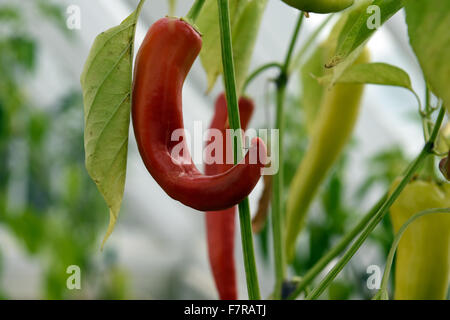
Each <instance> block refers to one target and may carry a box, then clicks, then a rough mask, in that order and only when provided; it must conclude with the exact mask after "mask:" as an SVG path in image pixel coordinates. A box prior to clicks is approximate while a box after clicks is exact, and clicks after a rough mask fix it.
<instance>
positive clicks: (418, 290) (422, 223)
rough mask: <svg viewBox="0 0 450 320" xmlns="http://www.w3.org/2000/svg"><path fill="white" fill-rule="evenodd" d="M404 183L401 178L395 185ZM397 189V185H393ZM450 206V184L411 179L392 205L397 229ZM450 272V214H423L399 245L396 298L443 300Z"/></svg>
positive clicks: (391, 210)
mask: <svg viewBox="0 0 450 320" xmlns="http://www.w3.org/2000/svg"><path fill="white" fill-rule="evenodd" d="M398 183H400V179H398V180H397V181H396V182H395V183H394V185H393V188H395V186H396V185H398ZM392 190H393V189H392ZM448 207H450V184H448V183H446V184H442V185H438V184H436V183H434V182H429V181H422V180H415V181H412V182H410V183H409V184H408V185H407V186H406V188H405V189H404V190H403V192H402V193H401V194H400V196H399V197H398V199H397V200H396V201H395V203H394V204H393V205H392V207H391V209H390V216H391V220H392V225H393V227H394V231H395V233H397V232H398V230H399V229H400V228H401V226H402V225H403V224H404V223H405V222H406V221H407V220H408V219H409V218H411V217H412V216H413V215H414V214H416V213H419V212H421V211H424V210H427V209H437V208H448ZM449 273H450V215H449V214H445V213H442V214H433V215H428V216H423V217H421V218H419V219H418V220H417V221H414V222H413V223H412V224H411V225H409V227H408V229H407V230H406V231H405V233H404V234H403V236H402V238H401V240H400V243H399V246H398V248H397V255H396V265H395V299H396V300H442V299H446V297H447V289H448V283H449Z"/></svg>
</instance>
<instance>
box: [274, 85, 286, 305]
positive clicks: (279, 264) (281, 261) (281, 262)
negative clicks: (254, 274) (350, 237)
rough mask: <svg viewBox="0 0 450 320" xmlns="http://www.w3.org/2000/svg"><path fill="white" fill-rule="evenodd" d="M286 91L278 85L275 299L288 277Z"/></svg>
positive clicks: (284, 86) (275, 188)
mask: <svg viewBox="0 0 450 320" xmlns="http://www.w3.org/2000/svg"><path fill="white" fill-rule="evenodd" d="M285 91H286V84H284V85H281V86H279V87H278V90H277V114H276V125H275V126H276V128H278V129H279V140H278V141H272V143H278V144H279V145H278V148H279V152H278V159H277V160H276V161H277V163H278V172H277V174H276V175H275V177H274V179H273V194H272V233H273V251H274V262H275V290H274V293H273V298H274V299H281V291H282V287H283V282H284V279H285V278H286V258H285V252H284V248H283V243H284V241H283V240H284V237H283V216H282V212H283V203H282V195H283V171H284V170H283V169H282V168H283V156H282V155H283V150H282V149H283V148H282V145H283V143H282V134H283V126H284V124H283V109H284V106H283V105H284V103H283V101H284V95H285Z"/></svg>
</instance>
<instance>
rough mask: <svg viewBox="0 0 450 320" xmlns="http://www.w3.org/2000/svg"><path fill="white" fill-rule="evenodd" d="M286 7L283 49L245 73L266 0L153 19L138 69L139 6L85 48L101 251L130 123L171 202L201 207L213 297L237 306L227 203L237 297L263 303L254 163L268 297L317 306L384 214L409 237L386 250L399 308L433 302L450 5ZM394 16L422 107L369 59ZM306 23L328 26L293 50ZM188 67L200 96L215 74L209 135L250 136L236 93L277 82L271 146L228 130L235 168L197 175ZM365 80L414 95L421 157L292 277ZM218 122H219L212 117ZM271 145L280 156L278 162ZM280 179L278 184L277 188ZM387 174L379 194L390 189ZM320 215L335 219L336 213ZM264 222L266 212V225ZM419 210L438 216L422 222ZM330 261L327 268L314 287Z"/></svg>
mask: <svg viewBox="0 0 450 320" xmlns="http://www.w3.org/2000/svg"><path fill="white" fill-rule="evenodd" d="M283 2H285V3H287V4H288V5H290V6H292V7H294V8H296V9H298V10H299V11H298V19H297V22H296V23H295V25H294V26H293V30H292V37H291V40H290V42H289V43H288V44H286V47H287V50H286V54H285V58H284V59H283V60H282V61H274V62H270V63H267V64H264V65H262V66H260V67H258V68H256V69H255V70H254V71H253V72H249V66H250V61H251V57H252V51H253V48H254V45H255V41H256V39H257V35H258V29H259V27H260V23H261V20H262V18H263V13H264V11H265V8H266V5H267V1H265V0H247V1H238V0H195V1H194V2H193V5H192V7H191V9H190V10H189V12H187V13H186V16H185V17H182V18H180V17H164V18H161V19H159V20H158V21H156V22H155V23H154V24H153V25H151V26H149V29H148V32H147V35H146V38H145V39H144V41H143V42H142V44H140V46H139V51H138V52H137V57H136V61H135V62H134V66H135V67H134V70H133V68H132V66H133V57H134V52H133V48H134V33H135V30H136V24H137V23H138V19H139V14H140V12H141V9H142V7H143V6H144V4H145V0H142V1H140V2H139V3H137V9H136V10H135V11H134V12H132V13H131V14H130V16H129V17H127V18H126V19H125V20H124V21H123V22H122V23H121V24H120V25H118V26H116V27H113V28H111V29H109V30H107V31H105V32H103V33H102V34H100V35H99V36H98V37H97V38H96V40H95V42H94V44H93V46H92V48H91V52H90V54H89V56H88V58H87V61H86V64H85V68H84V71H83V73H82V75H81V86H82V89H83V96H84V112H85V134H84V143H85V151H86V168H87V171H88V172H89V174H90V176H91V177H92V179H93V180H94V181H95V183H96V184H97V187H98V189H99V191H100V193H101V194H102V195H103V197H104V199H105V201H106V203H107V204H108V207H109V209H110V224H109V228H108V231H107V234H106V237H105V239H104V242H103V245H105V241H106V240H107V238H108V236H110V235H111V233H112V231H113V228H114V225H115V224H116V221H117V219H118V213H119V210H120V207H121V202H122V198H123V191H124V185H125V177H126V173H125V169H126V162H127V146H128V132H129V124H130V119H131V118H132V121H133V128H134V137H135V138H136V141H137V144H138V147H139V152H140V155H141V158H142V160H143V162H144V164H145V166H146V168H147V170H148V171H149V173H150V175H151V176H152V177H153V178H154V179H155V180H156V182H157V183H158V184H159V185H160V186H161V188H162V189H163V190H164V191H165V192H166V193H167V195H168V196H170V197H171V198H173V199H174V200H177V201H179V202H181V203H182V204H184V205H187V206H189V207H191V208H194V209H196V210H198V211H201V212H204V211H207V213H206V217H207V221H208V223H207V227H208V246H209V253H210V261H211V267H212V269H213V270H212V271H213V274H214V279H215V282H216V286H217V289H218V291H219V294H220V297H222V298H230V299H235V298H237V294H236V289H235V288H236V279H235V276H234V257H233V241H232V240H231V239H232V238H233V237H234V219H233V217H234V209H233V208H234V207H235V206H238V209H239V223H240V232H241V240H242V247H243V259H242V261H243V263H244V266H245V273H246V283H247V289H248V298H249V299H262V298H266V297H262V296H261V293H260V288H259V283H260V280H261V279H259V278H258V272H257V265H256V261H255V252H254V244H253V242H254V240H253V234H252V221H251V211H252V210H253V208H250V204H249V201H248V198H247V196H248V195H249V194H250V192H251V191H252V190H253V188H254V187H255V185H256V184H257V182H258V181H259V179H260V177H261V175H263V172H264V169H265V167H267V166H269V165H273V164H275V165H276V167H277V168H278V171H276V172H275V173H274V174H272V175H271V176H270V178H265V188H266V190H264V192H263V195H262V197H263V199H262V201H261V203H262V204H263V207H262V208H261V212H262V213H261V214H260V211H259V210H258V215H257V217H258V223H256V222H254V228H255V229H260V227H255V226H258V225H259V226H260V225H262V224H264V220H265V218H266V217H269V218H270V219H268V220H269V221H270V226H269V227H267V228H266V229H265V233H266V235H267V233H268V232H270V233H271V237H270V238H271V239H272V243H271V245H270V248H271V250H273V256H274V259H273V260H274V266H273V270H274V275H273V276H274V279H275V286H274V288H273V292H272V294H271V295H270V297H269V298H272V299H296V298H298V297H300V296H301V297H303V298H305V299H317V298H319V297H321V295H322V293H323V292H324V291H325V290H326V289H327V288H328V287H330V285H332V283H333V280H335V278H336V277H337V276H338V275H339V273H340V272H341V271H342V270H343V268H344V267H345V266H346V265H347V264H348V263H349V261H350V260H351V259H352V257H353V256H354V255H355V253H356V252H357V251H358V250H359V249H360V247H361V246H362V245H363V244H364V243H365V242H366V240H367V239H368V238H369V237H370V236H371V234H372V233H373V232H374V230H375V228H376V227H377V226H378V225H379V224H380V223H381V222H383V224H384V225H387V227H389V226H390V224H389V223H388V224H385V222H386V221H387V219H388V212H389V211H390V210H391V216H392V222H393V230H391V232H392V234H391V236H392V237H390V238H389V239H390V241H392V239H393V236H394V234H395V233H397V232H401V233H403V232H404V233H405V234H404V237H403V239H401V240H400V234H399V235H398V237H396V238H395V240H393V245H394V246H393V248H395V246H396V245H397V244H398V258H397V260H398V261H397V264H396V270H397V275H396V280H395V286H394V291H395V297H396V298H400V299H408V298H411V299H417V298H422V299H435V298H445V293H446V290H447V288H448V274H449V271H450V265H449V259H448V256H449V241H450V238H449V236H448V235H449V233H448V228H449V224H448V216H447V215H446V214H445V213H447V212H448V211H449V208H448V205H449V201H448V200H449V193H448V183H447V182H446V181H445V178H448V159H443V160H441V165H440V169H441V171H442V173H444V175H441V174H439V173H438V171H437V169H438V166H437V161H436V160H438V159H441V158H444V157H445V155H446V154H447V153H448V145H447V148H446V149H445V147H444V150H439V148H437V147H436V146H437V145H438V143H437V142H438V141H440V139H441V136H442V134H441V133H440V132H441V127H442V125H443V123H444V121H445V119H446V112H448V110H450V96H449V90H448V88H447V84H448V82H449V80H450V79H449V77H450V62H449V61H450V46H449V43H450V38H449V37H450V34H449V33H448V30H450V3H449V2H448V1H442V0H402V1H400V0H360V1H353V0H352V1H344V0H341V1H339V0H322V1H307V0H298V1H297V0H284V1H278V4H279V5H285V4H284V3H283ZM171 3H172V6H173V5H174V3H173V2H171ZM300 10H302V11H300ZM401 11H403V12H404V13H405V14H406V24H407V26H408V34H409V40H410V43H411V47H412V49H413V51H414V53H415V54H416V56H417V59H418V61H419V63H420V67H421V68H422V71H423V75H424V79H423V80H424V82H425V83H426V88H427V89H426V94H425V98H422V97H421V96H420V95H419V94H418V93H417V92H416V91H415V90H414V88H413V86H412V81H411V79H410V76H409V75H408V73H406V72H405V71H404V70H402V69H401V68H399V67H397V66H394V65H390V64H387V63H383V62H377V61H372V60H371V58H370V52H369V50H368V46H367V42H368V41H369V40H370V38H371V37H372V36H373V35H374V34H375V32H376V31H377V30H378V29H379V28H381V27H382V25H383V24H384V23H386V22H387V21H388V20H389V19H390V18H391V17H393V16H394V15H397V14H399V12H401ZM314 13H317V14H330V16H329V17H328V18H327V19H325V20H324V23H323V24H322V25H320V26H319V27H318V29H317V30H316V31H315V32H314V33H312V34H311V35H310V36H309V38H308V39H307V41H305V45H304V46H303V47H301V48H300V49H297V46H296V42H297V39H298V37H299V34H300V30H301V27H302V26H303V25H304V24H306V23H309V22H310V21H311V20H313V19H315V18H316V17H317V15H315V14H314ZM269 14H270V13H269ZM373 21H375V22H376V23H375V24H376V25H375V26H373V23H371V22H373ZM332 22H333V23H334V26H333V27H332V28H331V31H330V33H329V35H328V37H327V40H326V41H325V42H323V43H321V42H319V41H317V39H318V36H319V35H320V34H321V33H322V31H323V30H325V27H326V26H327V24H331V23H332ZM310 52H312V54H310ZM197 56H199V57H200V60H201V62H202V65H203V67H204V70H205V72H206V75H207V81H208V89H211V88H213V87H214V86H215V84H216V81H217V79H218V78H219V76H222V78H223V86H224V89H225V94H224V95H223V96H221V97H220V98H219V101H221V102H220V103H219V104H220V105H221V108H222V109H220V110H219V109H216V115H215V118H214V120H213V125H212V127H215V128H216V129H219V131H220V130H222V131H224V130H226V129H227V128H230V129H233V130H238V129H240V128H241V124H242V126H243V127H246V125H247V122H248V120H249V115H248V113H246V111H244V110H243V109H242V108H240V103H238V101H243V99H244V100H247V101H250V104H251V98H250V97H247V96H246V95H247V94H246V93H247V89H248V88H249V87H250V86H252V85H253V82H252V81H253V80H254V79H256V78H257V77H259V76H260V75H261V74H262V73H263V72H264V71H266V70H267V69H276V70H277V71H278V76H277V77H276V78H275V79H274V80H273V83H274V85H275V93H274V97H273V103H272V106H273V108H274V113H275V119H274V120H273V123H270V127H272V128H274V129H276V130H277V132H278V139H274V140H268V139H267V140H266V141H264V140H263V139H262V137H256V138H254V139H253V140H252V142H251V145H250V147H249V148H244V143H243V140H244V138H245V136H244V135H242V134H240V133H239V134H236V135H234V136H233V139H232V143H231V144H226V143H225V144H224V145H222V146H221V147H220V148H219V149H216V150H215V151H216V152H219V151H218V150H220V152H221V153H222V152H223V153H228V152H227V151H228V150H229V149H231V151H232V154H233V157H231V158H232V160H233V161H231V163H227V164H226V166H223V167H215V169H214V167H207V170H206V173H202V172H201V171H200V170H199V169H198V168H197V167H196V166H195V165H194V164H193V162H192V159H191V156H190V154H189V150H188V148H187V143H186V139H187V138H186V135H185V133H184V123H183V117H182V113H183V108H182V103H183V102H184V101H182V100H183V99H182V89H183V84H184V81H185V79H186V77H187V75H188V73H189V71H190V68H191V66H192V64H193V63H194V61H195V60H196V58H197ZM297 75H299V76H300V77H299V78H300V83H301V86H302V90H301V97H300V99H299V101H301V103H299V104H301V105H302V112H303V115H304V118H305V120H304V121H302V123H301V124H300V125H301V126H302V128H301V130H300V129H299V130H298V132H300V131H302V132H303V133H304V134H305V135H306V136H307V139H306V146H305V145H303V147H304V149H303V151H302V154H301V155H300V157H299V159H297V160H296V161H293V159H286V157H285V156H284V155H285V148H286V140H285V138H286V136H287V134H290V132H289V130H290V129H291V128H290V127H287V126H286V123H287V122H288V121H289V120H290V119H288V118H289V117H288V113H287V108H286V105H285V103H286V101H287V99H288V98H289V95H290V94H291V93H290V86H288V84H289V83H290V82H291V81H292V79H293V78H294V77H295V76H297ZM367 85H381V86H394V87H398V88H400V89H406V90H408V91H410V92H411V94H412V95H413V96H414V98H415V99H416V101H417V108H416V110H417V112H418V114H419V116H420V118H421V120H422V121H421V123H422V127H423V133H424V142H423V148H422V149H421V151H420V153H419V154H418V155H417V156H416V157H415V158H414V159H413V160H412V161H411V163H410V164H409V165H406V166H404V167H403V166H402V165H401V166H399V169H398V171H396V172H394V176H395V177H397V180H396V182H395V183H394V184H393V185H392V187H386V190H385V194H384V195H383V196H382V197H381V198H380V199H379V200H378V201H376V202H375V203H374V205H373V208H372V209H371V210H369V212H368V213H366V214H365V215H364V216H363V218H362V219H361V220H360V221H359V222H357V223H356V224H355V225H353V226H352V227H351V228H350V229H347V228H345V230H344V231H343V232H342V234H340V239H339V241H338V242H337V243H336V244H335V245H334V246H332V247H331V248H330V249H329V250H328V251H327V252H322V253H321V256H320V257H317V259H315V261H314V263H313V264H312V265H310V266H309V268H308V269H307V270H303V272H302V273H300V274H296V271H298V270H301V268H300V269H299V268H297V267H298V266H299V265H302V263H301V257H299V252H300V251H301V250H302V248H301V246H299V243H298V239H299V236H300V235H301V233H302V231H303V229H304V226H305V224H306V222H307V221H308V216H309V215H308V214H309V213H310V211H311V210H310V206H311V204H312V203H313V202H314V201H315V200H316V198H317V194H318V193H319V192H320V191H319V190H320V188H321V187H322V186H323V184H324V183H330V184H331V187H334V188H335V187H336V184H333V181H334V182H335V181H336V180H330V179H331V178H330V175H333V174H336V170H337V169H336V166H337V164H338V163H339V161H341V160H340V159H342V157H343V155H344V154H343V152H344V150H345V149H346V148H348V147H349V146H348V145H349V142H350V140H351V138H352V136H353V131H354V127H355V124H356V123H357V121H358V115H359V110H360V109H361V107H363V106H362V105H361V101H362V99H361V98H362V95H363V92H364V88H365V87H366V86H367ZM432 98H433V99H432ZM256 108H258V106H256ZM225 109H226V113H225ZM219 116H220V117H221V118H220V123H219V122H218V121H219V120H218V119H219V118H216V117H219ZM216 122H217V123H216ZM291 127H292V126H291ZM177 130H181V131H180V133H179V135H178V136H177V137H178V140H176V141H175V140H173V139H172V137H173V134H174V132H176V131H177ZM302 141H303V142H302ZM210 142H213V141H210ZM214 142H216V141H214ZM298 143H299V145H300V144H302V143H304V140H302V137H298ZM294 145H295V143H294ZM266 146H270V148H266ZM274 146H275V147H276V148H275V149H273V148H272V147H274ZM269 150H270V151H269ZM272 150H276V152H275V154H273V153H272V152H271V151H272ZM269 155H270V157H269ZM215 156H216V157H217V154H215ZM217 158H219V159H223V158H224V157H223V155H222V156H218V157H217ZM252 158H253V160H254V162H251V159H252ZM268 159H270V161H271V162H270V163H269V162H268ZM289 166H290V167H289ZM287 168H291V170H292V171H294V173H295V174H293V175H292V177H290V179H286V178H287V177H286V175H285V172H284V171H285V169H287ZM288 178H289V177H288ZM335 178H336V177H335ZM285 179H286V180H289V182H288V183H285ZM389 179H390V181H389V183H391V182H392V181H391V180H392V179H393V178H392V177H390V178H389ZM422 181H424V182H422ZM418 185H420V187H418ZM331 190H334V191H331V193H330V197H332V196H333V195H335V194H336V193H337V192H338V191H336V189H331ZM417 190H420V191H417ZM416 202H417V205H414V204H416ZM269 203H270V210H269V206H268V204H269ZM334 203H336V202H334ZM328 209H329V210H328V211H330V212H331V211H332V210H333V206H330V207H329V208H328ZM269 211H270V214H269V215H267V214H264V212H266V213H267V212H269ZM421 212H422V213H421ZM431 213H435V214H436V215H435V216H431ZM416 214H419V215H420V221H417V223H415V224H414V222H412V221H410V220H408V219H410V218H411V217H414V215H416ZM213 215H214V216H215V218H214V221H213V219H212V216H213ZM219 217H220V218H219ZM216 218H217V219H216ZM327 218H328V219H331V218H330V217H327ZM411 219H412V218H411ZM417 219H419V218H417ZM261 221H262V223H261ZM405 223H406V224H405ZM409 225H411V227H410V228H409V229H408V230H406V229H407V228H408V226H409ZM436 232H437V233H439V236H437V235H436V234H435V233H436ZM319 236H320V234H319ZM393 250H394V249H393ZM393 250H391V251H390V256H389V258H388V262H389V263H392V259H393V255H392V253H393V252H394V251H393ZM335 259H337V262H336V263H335V264H334V265H333V266H332V267H331V268H330V269H329V270H328V271H327V272H326V273H325V275H324V276H323V277H322V278H321V279H320V275H321V274H322V273H323V272H324V270H325V268H326V267H327V266H328V265H329V264H330V263H331V262H332V261H333V260H335ZM299 260H300V262H299ZM239 262H240V261H239ZM296 266H297V267H296ZM389 269H390V265H388V266H387V268H386V272H385V276H384V279H383V288H382V289H381V290H380V293H379V294H377V295H376V298H387V297H389V294H388V292H387V288H386V284H387V282H388V281H389ZM423 270H428V271H429V272H424V271H423ZM406 271H407V272H408V273H409V274H411V275H414V276H413V279H412V280H411V279H409V280H408V279H405V277H404V276H401V274H402V273H404V272H406ZM424 273H426V274H424ZM335 284H336V283H335ZM330 288H333V287H330ZM335 288H336V287H335ZM330 292H331V290H330Z"/></svg>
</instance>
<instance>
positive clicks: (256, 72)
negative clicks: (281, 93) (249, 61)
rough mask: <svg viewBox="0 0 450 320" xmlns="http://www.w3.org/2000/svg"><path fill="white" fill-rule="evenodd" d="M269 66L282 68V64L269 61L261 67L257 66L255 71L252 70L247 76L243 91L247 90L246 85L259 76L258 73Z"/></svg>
mask: <svg viewBox="0 0 450 320" xmlns="http://www.w3.org/2000/svg"><path fill="white" fill-rule="evenodd" d="M270 68H279V69H280V70H281V69H282V68H283V66H282V65H281V64H280V63H278V62H271V63H267V64H263V65H262V66H261V67H259V68H258V69H256V70H255V71H253V72H252V73H251V74H250V75H249V76H248V77H247V80H245V83H244V92H245V91H246V90H247V87H248V86H249V85H250V83H251V82H252V81H253V80H254V79H255V78H256V77H257V76H259V74H260V73H262V72H264V71H266V70H267V69H270Z"/></svg>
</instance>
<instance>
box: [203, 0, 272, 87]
mask: <svg viewBox="0 0 450 320" xmlns="http://www.w3.org/2000/svg"><path fill="white" fill-rule="evenodd" d="M266 4H267V0H230V2H229V6H230V20H231V21H230V22H231V29H232V35H233V39H232V42H233V58H234V62H235V70H236V83H237V89H238V93H239V92H240V90H241V89H242V88H241V87H242V85H243V83H244V81H245V77H246V76H247V71H248V67H249V64H250V59H251V55H252V52H253V48H254V45H255V41H256V37H257V35H258V30H259V25H260V22H261V17H262V14H263V12H264V9H265V7H266ZM196 24H197V26H198V28H199V30H200V32H201V33H202V39H203V46H202V51H201V52H200V59H201V62H202V65H203V68H204V69H205V71H206V75H207V79H208V91H209V90H211V89H212V88H213V87H214V84H215V83H216V81H217V78H218V77H219V76H220V75H221V74H222V73H223V70H222V51H221V47H220V45H221V44H220V26H219V10H218V7H217V0H206V3H205V5H204V6H203V9H202V11H201V12H200V16H199V17H198V19H197V22H196Z"/></svg>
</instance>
